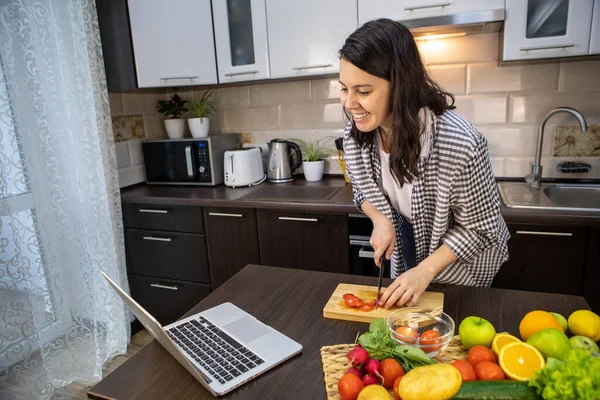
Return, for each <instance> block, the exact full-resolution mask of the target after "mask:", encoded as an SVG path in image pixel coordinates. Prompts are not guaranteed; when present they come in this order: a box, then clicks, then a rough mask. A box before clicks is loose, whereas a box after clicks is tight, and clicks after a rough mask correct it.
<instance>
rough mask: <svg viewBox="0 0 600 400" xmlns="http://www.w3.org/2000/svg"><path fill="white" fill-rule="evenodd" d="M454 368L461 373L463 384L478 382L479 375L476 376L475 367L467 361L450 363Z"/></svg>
mask: <svg viewBox="0 0 600 400" xmlns="http://www.w3.org/2000/svg"><path fill="white" fill-rule="evenodd" d="M450 365H452V366H453V367H454V368H456V369H457V370H458V372H460V376H461V377H462V381H463V382H469V381H476V380H477V375H476V374H475V370H474V369H473V366H472V365H471V364H469V362H468V361H465V360H456V361H452V362H451V363H450Z"/></svg>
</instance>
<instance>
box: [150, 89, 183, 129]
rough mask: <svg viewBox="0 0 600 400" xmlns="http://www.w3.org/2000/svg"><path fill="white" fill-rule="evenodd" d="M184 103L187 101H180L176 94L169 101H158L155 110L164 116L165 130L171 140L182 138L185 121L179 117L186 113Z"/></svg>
mask: <svg viewBox="0 0 600 400" xmlns="http://www.w3.org/2000/svg"><path fill="white" fill-rule="evenodd" d="M186 103H189V101H188V100H184V99H182V98H181V97H179V95H178V94H174V95H172V96H171V98H170V99H169V100H159V101H158V104H157V106H156V109H157V110H158V112H160V113H162V114H163V115H164V116H165V118H166V119H165V128H166V129H167V135H169V138H171V139H181V138H182V137H183V133H184V132H185V120H184V119H182V118H181V116H182V115H183V114H185V113H186V112H187V107H186V106H185V104H186Z"/></svg>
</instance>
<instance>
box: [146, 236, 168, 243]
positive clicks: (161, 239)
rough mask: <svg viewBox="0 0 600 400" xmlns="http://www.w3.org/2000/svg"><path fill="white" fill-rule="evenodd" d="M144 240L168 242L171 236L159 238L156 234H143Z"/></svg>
mask: <svg viewBox="0 0 600 400" xmlns="http://www.w3.org/2000/svg"><path fill="white" fill-rule="evenodd" d="M143 238H144V240H154V241H155V242H170V241H171V238H161V237H156V236H144V237H143Z"/></svg>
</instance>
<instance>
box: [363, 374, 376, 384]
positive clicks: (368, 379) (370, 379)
mask: <svg viewBox="0 0 600 400" xmlns="http://www.w3.org/2000/svg"><path fill="white" fill-rule="evenodd" d="M362 381H363V383H364V384H365V386H369V385H378V384H379V379H378V378H377V377H376V376H375V375H372V374H366V375H365V376H363V379H362Z"/></svg>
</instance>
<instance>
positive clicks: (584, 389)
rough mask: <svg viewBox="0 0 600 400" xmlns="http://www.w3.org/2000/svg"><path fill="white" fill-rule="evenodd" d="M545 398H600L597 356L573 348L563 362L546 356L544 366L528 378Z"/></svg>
mask: <svg viewBox="0 0 600 400" xmlns="http://www.w3.org/2000/svg"><path fill="white" fill-rule="evenodd" d="M529 386H533V387H534V388H535V389H536V391H537V393H538V394H539V395H541V396H542V397H543V398H544V399H545V400H559V399H560V400H571V399H573V400H576V399H581V400H598V399H600V358H597V357H593V356H592V355H591V354H590V353H588V352H587V351H585V350H583V349H573V350H571V351H570V352H569V354H568V355H567V357H565V359H564V360H563V361H559V360H556V359H554V358H548V362H547V363H546V366H545V367H544V368H542V369H541V370H539V371H538V372H536V373H535V375H534V376H533V377H532V378H531V379H530V380H529Z"/></svg>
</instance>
